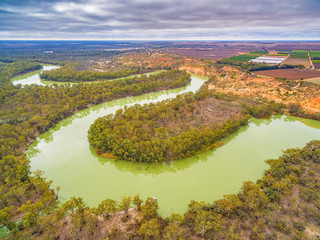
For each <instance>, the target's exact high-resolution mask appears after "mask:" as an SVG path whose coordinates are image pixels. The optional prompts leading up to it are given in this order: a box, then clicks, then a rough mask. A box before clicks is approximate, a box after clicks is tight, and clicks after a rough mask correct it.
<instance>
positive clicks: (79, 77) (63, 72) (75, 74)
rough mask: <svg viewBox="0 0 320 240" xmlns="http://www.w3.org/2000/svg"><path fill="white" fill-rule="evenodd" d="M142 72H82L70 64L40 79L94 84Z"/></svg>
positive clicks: (134, 69)
mask: <svg viewBox="0 0 320 240" xmlns="http://www.w3.org/2000/svg"><path fill="white" fill-rule="evenodd" d="M140 72H141V69H140V68H125V69H122V70H117V71H109V72H98V71H85V70H81V71H80V70H79V69H78V65H77V64H74V63H68V64H66V65H65V66H63V67H61V68H59V69H55V70H50V71H44V72H42V73H41V74H40V78H41V79H44V80H47V81H56V82H92V81H104V80H111V79H116V78H121V77H126V76H130V75H133V74H138V73H140Z"/></svg>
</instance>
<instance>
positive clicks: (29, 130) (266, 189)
mask: <svg viewBox="0 0 320 240" xmlns="http://www.w3.org/2000/svg"><path fill="white" fill-rule="evenodd" d="M1 51H2V50H1ZM81 54H83V55H84V56H85V54H86V53H81ZM60 57H62V55H61V56H60ZM8 62H10V61H8ZM29 64H30V65H29ZM35 65H37V64H36V63H27V62H26V63H24V64H20V63H18V62H16V63H8V64H6V65H4V66H1V68H2V69H1V73H0V82H1V87H0V154H1V159H0V226H2V225H5V226H7V227H8V229H9V230H10V235H9V237H8V239H222V240H223V239H233V240H236V239H262V240H263V239H295V240H299V239H306V240H308V239H312V238H313V239H315V238H317V237H318V236H319V234H317V232H319V231H318V229H319V226H320V221H319V219H320V216H319V212H320V205H319V202H320V194H319V190H320V187H319V186H320V184H319V183H320V175H319V172H320V165H319V163H320V160H319V159H320V142H319V141H312V142H310V143H309V144H307V146H306V147H305V148H303V149H290V150H287V151H285V152H284V155H283V156H281V157H280V158H279V159H276V160H268V161H267V163H268V164H269V165H270V169H269V170H267V171H266V173H265V176H264V177H263V178H262V179H261V180H259V181H257V183H256V184H255V183H253V182H245V183H244V184H243V187H242V189H241V191H240V192H239V193H238V194H231V195H227V196H225V197H224V198H223V199H220V200H217V201H215V202H214V203H209V204H207V203H204V202H195V201H192V202H191V203H190V205H189V209H188V211H187V213H186V214H185V215H184V216H179V215H172V216H171V217H170V218H166V219H164V218H162V217H161V216H159V214H158V212H157V210H158V208H159V206H158V203H157V201H156V200H155V199H153V198H148V199H146V200H145V202H144V203H143V201H142V200H141V199H140V198H139V196H138V195H137V196H134V197H124V198H123V199H122V200H121V201H120V202H116V201H114V200H111V199H106V200H105V201H103V202H102V203H101V204H100V205H98V207H97V208H89V207H88V206H87V205H86V203H85V202H84V201H83V200H82V199H81V198H71V199H70V200H68V201H67V202H65V203H64V204H61V205H59V199H58V197H57V196H58V191H59V188H57V189H52V188H51V187H50V184H51V182H50V181H47V180H46V179H44V178H42V177H41V172H36V173H34V174H31V173H30V166H29V162H28V160H27V159H26V158H25V156H24V155H23V152H24V150H25V148H26V146H27V145H28V144H29V143H30V142H31V141H33V140H34V139H35V138H36V137H37V136H38V135H39V134H40V133H42V132H44V131H46V130H47V129H48V128H49V127H50V126H53V125H54V124H55V123H56V122H58V121H60V120H61V119H62V118H65V117H67V116H70V115H71V114H72V113H73V112H75V111H78V110H80V109H83V108H86V107H88V106H91V105H94V104H98V103H100V102H103V101H107V100H111V99H114V98H120V97H125V96H130V95H136V94H141V93H145V92H149V91H154V90H159V89H168V88H171V87H178V86H181V85H184V84H186V83H187V82H188V81H189V80H188V77H187V75H186V74H185V73H183V72H177V71H169V72H168V73H163V74H161V75H159V77H149V78H147V77H141V78H135V79H131V80H123V81H119V82H106V83H104V82H103V83H98V84H92V85H91V84H90V85H89V84H88V85H85V84H79V85H77V86H46V87H41V86H25V87H23V88H21V87H15V86H13V85H12V84H11V83H10V78H11V77H12V76H14V75H16V74H20V73H24V72H26V71H31V70H34V69H33V67H34V66H35ZM19 66H22V67H21V68H20V67H19ZM9 69H11V70H9ZM172 78H177V79H178V81H176V80H173V79H172ZM201 94H203V92H202V93H201ZM201 94H200V95H199V93H198V94H196V95H190V96H188V95H187V96H186V99H184V100H183V101H182V103H183V104H186V105H188V106H191V107H195V108H197V106H193V105H192V104H190V105H189V103H188V101H189V100H188V99H191V101H192V102H193V101H195V102H197V101H198V103H200V104H204V106H206V105H205V104H207V103H210V102H206V101H207V100H208V99H207V97H210V98H212V97H214V98H219V99H223V100H229V101H238V102H240V103H242V104H241V106H242V107H243V108H244V109H245V110H244V114H245V113H249V114H251V115H252V116H256V117H265V116H268V115H270V114H273V113H275V112H279V111H280V110H281V106H280V105H279V104H275V103H273V102H264V101H261V102H258V103H257V102H253V101H252V100H246V99H245V100H244V99H237V98H236V96H233V95H228V94H220V93H213V95H210V96H207V95H205V96H201ZM210 101H213V102H215V103H216V104H218V106H219V101H218V102H216V100H212V99H211V100H210ZM159 105H160V104H159ZM232 105H233V104H229V103H226V106H232ZM215 106H216V105H215ZM137 109H139V107H137ZM181 110H183V107H181ZM211 110H212V109H211ZM213 110H215V109H213ZM291 110H292V112H294V111H296V112H300V110H299V106H295V105H293V106H292V108H291ZM141 111H144V109H143V108H142V110H141ZM159 111H160V110H159ZM186 111H187V112H188V110H186ZM160 112H161V111H160ZM209 112H210V110H209ZM133 114H134V113H133ZM187 117H189V118H190V119H191V117H192V116H191V115H190V116H187ZM161 131H162V130H161ZM161 131H159V134H161V133H162V132H161ZM209 190H210V189H209ZM132 205H134V206H135V209H129V208H130V207H132ZM18 219H21V221H20V222H19V223H17V224H15V223H14V221H16V220H18Z"/></svg>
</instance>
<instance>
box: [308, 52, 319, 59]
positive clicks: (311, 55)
mask: <svg viewBox="0 0 320 240" xmlns="http://www.w3.org/2000/svg"><path fill="white" fill-rule="evenodd" d="M310 57H311V59H313V58H319V59H320V51H310Z"/></svg>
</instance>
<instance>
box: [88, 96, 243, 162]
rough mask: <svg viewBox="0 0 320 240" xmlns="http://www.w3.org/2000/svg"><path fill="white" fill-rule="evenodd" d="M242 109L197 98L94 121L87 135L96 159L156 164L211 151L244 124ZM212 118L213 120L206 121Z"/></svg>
mask: <svg viewBox="0 0 320 240" xmlns="http://www.w3.org/2000/svg"><path fill="white" fill-rule="evenodd" d="M241 111H242V110H241V107H240V106H238V105H235V104H232V103H228V102H224V101H218V100H215V99H211V98H208V97H207V96H206V94H204V95H202V94H201V93H197V94H192V93H187V94H185V95H181V96H178V97H177V98H175V99H173V100H167V101H163V102H160V103H156V104H153V103H152V104H149V105H143V106H141V105H135V106H132V107H129V108H125V109H124V111H123V110H122V109H121V110H118V111H117V112H116V113H115V115H108V116H105V117H102V118H99V119H97V120H96V121H95V122H94V124H93V125H91V127H90V129H89V131H88V140H89V143H90V145H91V146H92V147H93V148H95V149H96V150H97V151H98V152H100V153H108V154H110V153H111V154H112V155H113V156H116V157H118V158H120V159H123V160H128V161H134V162H160V161H169V160H175V159H180V158H185V157H188V156H191V155H193V154H195V153H198V152H199V151H203V150H205V149H207V148H211V147H212V144H214V143H215V142H216V141H218V140H219V139H221V138H222V137H224V136H226V135H228V134H230V133H232V132H233V131H235V130H237V129H238V128H239V127H240V126H243V125H245V124H246V123H247V120H248V117H247V116H242V114H241ZM208 116H209V117H210V116H211V120H210V121H208V120H205V118H208Z"/></svg>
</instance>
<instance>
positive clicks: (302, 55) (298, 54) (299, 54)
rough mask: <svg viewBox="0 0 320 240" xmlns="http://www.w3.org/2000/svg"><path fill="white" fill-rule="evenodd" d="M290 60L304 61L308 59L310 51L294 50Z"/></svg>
mask: <svg viewBox="0 0 320 240" xmlns="http://www.w3.org/2000/svg"><path fill="white" fill-rule="evenodd" d="M290 58H302V59H308V58H309V55H308V51H306V50H294V51H292V54H291V55H290Z"/></svg>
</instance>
